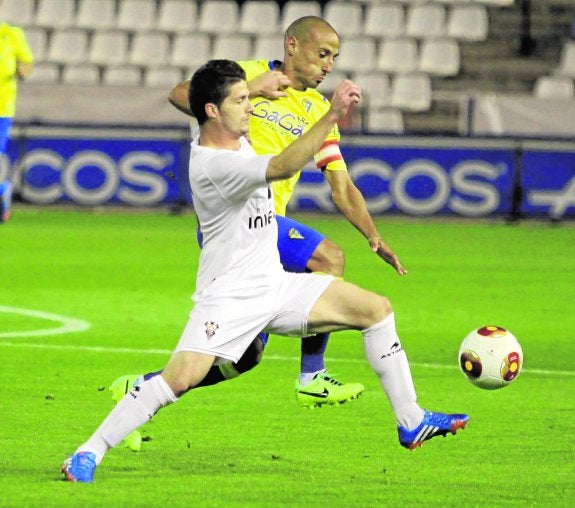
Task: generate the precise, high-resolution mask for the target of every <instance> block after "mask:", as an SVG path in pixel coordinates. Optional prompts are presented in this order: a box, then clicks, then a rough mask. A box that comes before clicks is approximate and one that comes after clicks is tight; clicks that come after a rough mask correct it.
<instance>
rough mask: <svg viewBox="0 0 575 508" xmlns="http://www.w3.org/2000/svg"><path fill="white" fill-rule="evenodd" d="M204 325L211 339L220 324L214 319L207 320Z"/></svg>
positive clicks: (207, 335)
mask: <svg viewBox="0 0 575 508" xmlns="http://www.w3.org/2000/svg"><path fill="white" fill-rule="evenodd" d="M204 326H205V327H206V337H207V338H208V340H210V339H211V338H212V337H213V336H214V335H215V334H216V330H217V329H218V328H219V325H218V324H217V323H214V322H213V321H206V322H205V323H204Z"/></svg>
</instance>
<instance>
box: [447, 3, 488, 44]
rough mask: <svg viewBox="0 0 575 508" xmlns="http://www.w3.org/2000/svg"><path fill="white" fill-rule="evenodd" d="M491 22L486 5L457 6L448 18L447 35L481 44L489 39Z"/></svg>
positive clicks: (452, 8)
mask: <svg viewBox="0 0 575 508" xmlns="http://www.w3.org/2000/svg"><path fill="white" fill-rule="evenodd" d="M488 34H489V21H488V17H487V9H486V7H485V6H484V5H479V4H469V5H465V4H463V5H459V4H456V5H454V6H453V7H451V8H450V11H449V16H448V18H447V35H448V36H449V37H454V38H455V39H458V40H462V41H475V42H480V41H484V40H486V39H487V36H488Z"/></svg>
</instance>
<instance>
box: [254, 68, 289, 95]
mask: <svg viewBox="0 0 575 508" xmlns="http://www.w3.org/2000/svg"><path fill="white" fill-rule="evenodd" d="M290 84H291V81H290V80H289V78H288V77H287V76H286V75H285V74H284V73H283V72H281V71H268V72H264V73H263V74H260V75H259V76H256V77H255V78H254V79H252V80H251V81H250V82H249V83H248V88H249V90H250V97H265V98H266V99H279V98H280V97H287V93H286V92H284V90H285V89H286V88H287V87H288V86H289V85H290Z"/></svg>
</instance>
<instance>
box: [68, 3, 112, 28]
mask: <svg viewBox="0 0 575 508" xmlns="http://www.w3.org/2000/svg"><path fill="white" fill-rule="evenodd" d="M115 24H116V2H115V1H114V0H82V1H81V2H80V3H79V4H78V14H77V16H76V23H75V25H76V26H77V27H79V28H85V29H88V30H105V29H110V28H114V25H115Z"/></svg>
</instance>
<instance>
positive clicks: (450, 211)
mask: <svg viewBox="0 0 575 508" xmlns="http://www.w3.org/2000/svg"><path fill="white" fill-rule="evenodd" d="M364 141H365V140H364ZM453 144H454V143H453ZM526 146H528V145H526ZM518 147H519V148H518ZM188 153H189V141H188V139H187V133H184V135H182V133H181V132H180V133H179V135H177V134H175V135H174V136H173V138H170V136H169V135H167V136H164V138H159V139H156V138H152V139H141V138H137V137H136V136H133V135H132V137H127V138H121V137H118V136H115V137H100V138H86V137H82V136H81V135H79V136H75V135H73V134H72V135H68V136H63V137H43V136H36V137H26V136H19V137H18V136H15V137H14V138H13V139H11V140H10V143H9V147H8V152H7V154H5V155H2V156H0V181H1V180H4V179H7V178H10V179H11V180H12V182H13V183H14V186H15V188H16V191H17V192H19V193H20V195H21V197H22V198H23V199H24V200H25V201H27V202H30V203H34V204H50V203H75V204H80V205H87V206H96V205H104V204H126V205H132V206H156V205H161V204H171V203H175V202H182V201H187V202H188V203H191V197H190V193H189V188H188V184H187V176H186V173H187V165H188ZM342 153H343V155H344V158H345V160H346V162H347V165H348V169H349V172H350V175H351V177H352V179H353V180H354V182H355V183H356V185H357V187H358V188H359V189H360V191H361V192H362V194H363V195H364V196H365V200H366V203H367V206H368V208H369V210H370V212H371V213H372V214H374V215H378V214H383V213H397V214H407V215H413V216H431V215H436V214H447V215H457V216H463V217H488V216H492V215H505V214H510V213H517V212H521V213H522V214H523V215H527V216H531V215H548V216H551V217H554V218H562V217H573V216H575V144H574V145H573V149H572V150H566V149H563V150H559V149H557V150H552V149H549V147H548V146H547V147H543V148H541V147H530V148H529V149H523V148H522V145H521V143H517V142H513V143H511V142H508V143H503V144H502V143H499V144H498V145H494V144H493V142H485V143H483V144H482V143H481V141H478V140H473V142H468V143H466V142H462V141H460V142H458V143H457V145H455V146H449V144H447V143H446V142H445V141H436V142H430V141H429V139H428V140H422V141H420V142H418V141H415V142H414V141H413V139H411V141H410V142H409V144H407V143H404V144H402V140H401V139H399V140H397V142H396V144H395V145H390V146H388V145H386V146H370V145H367V146H364V145H362V146H356V145H353V144H350V145H343V146H342ZM518 186H520V187H519V188H518ZM518 191H519V192H518ZM517 196H523V199H522V201H521V202H520V203H519V202H516V203H513V199H514V198H517ZM518 205H520V208H518ZM289 210H290V212H297V211H320V212H335V211H337V209H336V208H335V205H334V204H333V201H332V199H331V190H330V187H329V185H328V184H327V182H326V180H325V177H324V175H323V174H322V173H321V172H320V171H318V170H317V169H315V167H313V164H309V165H308V166H306V168H304V171H303V172H302V175H301V179H300V182H299V183H298V185H297V186H296V188H295V193H294V196H293V198H292V200H291V202H290V205H289Z"/></svg>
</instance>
